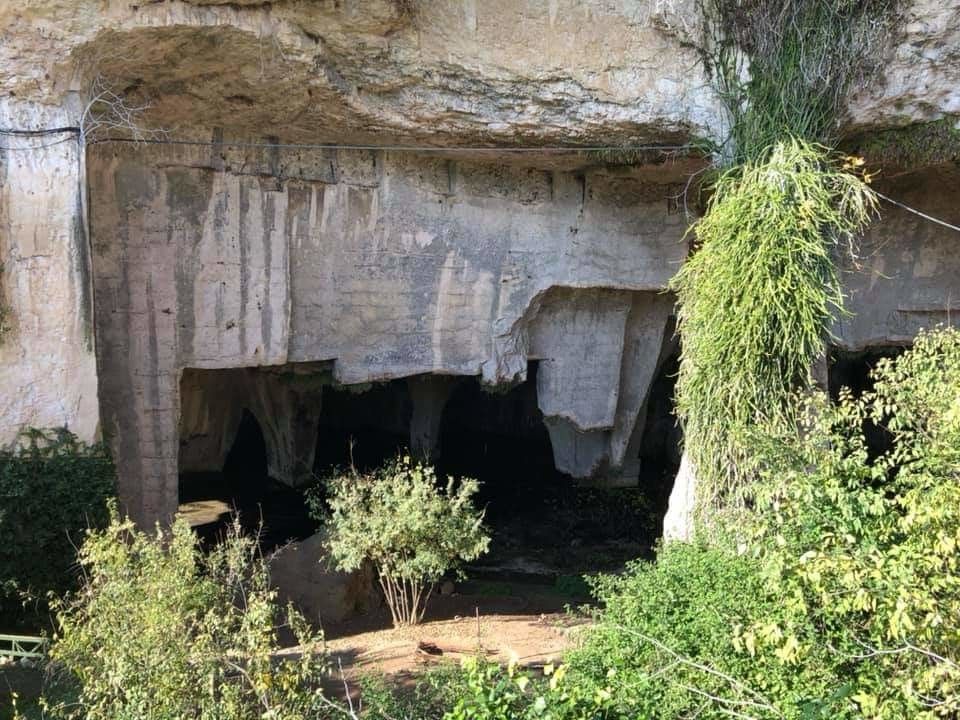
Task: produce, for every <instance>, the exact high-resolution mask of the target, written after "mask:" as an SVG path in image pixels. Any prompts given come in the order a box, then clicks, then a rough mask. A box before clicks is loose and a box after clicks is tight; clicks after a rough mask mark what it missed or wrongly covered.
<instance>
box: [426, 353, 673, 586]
mask: <svg viewBox="0 0 960 720" xmlns="http://www.w3.org/2000/svg"><path fill="white" fill-rule="evenodd" d="M537 371H538V365H537V363H536V362H531V363H530V365H529V367H528V372H527V381H526V382H524V383H522V384H520V385H517V386H516V387H513V388H512V389H510V390H508V391H503V390H494V391H491V390H490V389H488V388H485V387H484V386H482V385H481V383H480V382H479V381H478V379H477V378H463V379H461V380H460V381H459V382H458V384H457V386H456V388H455V389H454V390H453V392H452V393H451V394H450V397H449V400H448V401H447V403H446V406H445V408H444V411H443V418H442V423H441V432H440V436H439V444H438V454H437V461H436V464H437V468H438V470H439V471H440V472H441V473H443V474H446V475H453V476H459V477H473V478H476V479H477V480H479V481H480V483H481V486H480V497H479V500H480V503H481V504H482V505H483V506H484V507H485V508H486V512H487V515H486V521H487V524H488V526H489V527H490V529H491V533H492V543H491V549H490V553H489V554H488V555H487V556H485V557H484V558H482V559H480V560H479V561H478V562H477V563H475V564H474V565H473V566H472V567H471V568H470V569H469V571H470V572H469V574H470V576H471V577H472V578H474V582H475V583H476V582H479V583H481V584H482V583H492V584H493V585H494V586H495V587H496V586H497V585H498V583H514V584H516V583H519V584H520V585H521V586H522V585H523V583H530V584H532V585H539V586H541V587H542V586H543V585H547V586H549V587H551V588H553V590H554V591H556V592H557V593H558V595H560V596H564V595H565V596H567V597H568V598H571V599H579V598H581V597H582V598H587V597H588V591H587V588H586V586H585V585H584V583H583V581H582V579H581V578H582V576H583V575H584V574H587V573H595V572H600V571H619V570H620V569H621V568H622V567H623V564H624V563H625V562H627V561H629V560H633V559H636V558H637V557H640V556H643V555H645V554H647V553H648V551H649V548H650V547H651V545H652V544H653V543H654V541H655V538H656V536H657V535H658V534H659V532H660V524H661V519H662V512H661V513H660V514H659V516H657V515H656V512H657V511H656V510H655V509H654V508H655V507H656V505H655V501H653V500H652V499H651V498H650V497H648V488H647V487H646V486H645V485H644V484H643V483H642V482H641V484H640V485H638V486H626V487H625V486H623V485H622V484H621V483H609V484H608V483H606V482H605V481H604V480H602V479H601V480H599V481H596V482H595V481H589V480H587V481H581V480H576V479H574V478H572V477H570V476H569V475H566V474H564V473H562V472H560V471H558V470H557V468H556V466H555V464H554V453H553V448H552V446H551V441H550V436H549V434H548V432H547V428H546V425H545V424H544V418H543V415H542V413H541V412H540V409H539V407H538V403H537V392H536V387H537ZM650 410H651V412H654V410H653V408H651V409H650ZM651 472H653V471H652V470H651ZM658 477H659V476H658ZM670 481H671V482H672V478H670ZM667 493H669V490H667Z"/></svg>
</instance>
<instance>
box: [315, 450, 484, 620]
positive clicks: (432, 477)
mask: <svg viewBox="0 0 960 720" xmlns="http://www.w3.org/2000/svg"><path fill="white" fill-rule="evenodd" d="M477 489H478V484H477V481H476V480H469V479H464V480H461V481H459V482H457V481H455V480H454V479H452V478H451V479H450V480H448V481H447V483H446V486H445V487H444V488H441V487H439V485H438V479H437V477H436V474H435V472H434V470H433V469H432V468H430V467H428V466H426V465H422V464H420V463H417V462H414V461H412V460H411V459H410V458H409V457H400V458H397V459H395V460H393V461H391V462H389V463H387V464H386V465H385V466H383V467H382V468H380V469H378V470H376V471H374V472H372V473H369V474H361V473H358V472H356V471H353V472H348V473H346V474H343V475H341V476H339V477H336V478H334V479H333V480H332V481H330V483H329V486H328V488H327V492H328V500H327V504H328V506H329V512H328V513H325V514H324V515H322V519H323V521H324V523H325V525H326V528H327V532H328V539H327V545H328V548H329V551H330V555H331V557H332V559H333V562H334V563H335V565H336V567H337V568H338V569H340V570H346V571H351V570H358V569H359V568H360V567H361V566H362V565H363V563H365V562H371V563H372V564H373V566H374V568H375V569H376V571H377V577H378V579H379V581H380V586H381V588H382V589H383V592H384V595H385V597H386V600H387V604H388V605H389V607H390V612H391V615H392V617H393V623H394V625H395V626H402V625H415V624H417V623H419V622H420V621H421V620H422V619H423V614H424V612H425V610H426V606H427V602H428V600H429V598H430V595H431V593H432V591H433V587H434V585H435V584H436V582H437V581H438V580H440V579H441V578H442V577H443V575H444V574H445V573H447V572H449V571H451V570H459V568H460V566H461V565H462V563H464V562H469V561H471V560H475V559H476V558H478V557H480V556H481V555H483V554H484V553H485V552H487V548H488V546H489V543H490V538H489V536H488V535H487V532H486V529H485V528H484V526H483V515H484V513H483V512H482V511H478V510H477V509H476V508H475V507H474V505H473V497H474V495H476V492H477Z"/></svg>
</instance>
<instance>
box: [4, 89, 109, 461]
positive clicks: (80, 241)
mask: <svg viewBox="0 0 960 720" xmlns="http://www.w3.org/2000/svg"><path fill="white" fill-rule="evenodd" d="M19 110H20V112H19V113H16V114H15V116H14V117H10V115H8V114H6V113H5V112H4V108H3V107H0V127H5V126H8V125H9V124H11V123H13V122H20V121H30V120H31V119H38V120H39V121H43V122H46V121H56V119H57V118H56V117H51V116H50V115H49V114H47V113H44V112H42V111H40V112H37V111H35V110H34V111H31V109H30V108H25V107H21V108H20V109H19ZM0 147H3V148H7V149H3V150H0V264H2V273H0V303H2V305H3V306H4V307H5V308H6V310H7V317H6V320H5V324H7V325H8V328H7V330H6V332H5V333H4V335H3V337H2V338H0V444H6V443H9V442H10V441H12V440H14V439H15V438H16V436H17V434H18V433H19V432H20V430H21V429H23V428H24V427H26V426H33V427H53V426H67V427H69V428H70V429H71V430H72V431H73V432H74V433H76V434H77V435H78V436H79V437H80V438H81V439H83V440H87V441H90V440H93V439H95V436H96V433H97V428H98V424H99V423H98V411H97V403H98V400H97V374H96V358H95V355H94V350H93V326H92V304H91V298H90V275H89V273H90V267H89V252H88V245H87V237H86V231H85V228H84V223H83V217H82V214H81V206H82V203H83V199H82V197H81V190H82V182H83V181H82V177H83V175H82V172H83V162H82V158H80V157H78V148H77V143H76V140H75V138H74V137H73V135H71V134H69V133H61V134H56V135H52V136H46V137H15V136H12V135H2V134H0Z"/></svg>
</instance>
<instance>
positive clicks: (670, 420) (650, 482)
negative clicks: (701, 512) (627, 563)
mask: <svg viewBox="0 0 960 720" xmlns="http://www.w3.org/2000/svg"><path fill="white" fill-rule="evenodd" d="M679 370H680V347H679V345H676V344H674V347H673V349H672V350H670V351H669V352H668V353H667V354H666V357H664V359H663V361H662V362H661V363H660V367H659V368H658V369H657V373H656V375H655V376H654V379H653V383H652V384H651V386H650V392H649V395H648V396H647V407H646V419H645V423H644V426H643V437H642V439H641V442H640V482H639V486H640V487H641V488H643V489H644V492H645V495H646V497H647V499H648V502H649V504H650V512H651V514H652V515H653V516H654V517H655V518H656V519H657V521H658V523H659V524H658V526H657V528H656V532H657V536H658V537H659V533H660V532H661V531H662V521H663V516H664V515H665V514H666V512H667V502H668V501H669V499H670V491H671V490H672V489H673V482H674V480H675V479H676V477H677V472H678V471H679V470H680V456H681V453H682V448H683V430H681V428H680V424H679V423H678V422H677V417H676V414H675V412H674V410H675V403H674V393H675V390H676V386H677V373H678V372H679Z"/></svg>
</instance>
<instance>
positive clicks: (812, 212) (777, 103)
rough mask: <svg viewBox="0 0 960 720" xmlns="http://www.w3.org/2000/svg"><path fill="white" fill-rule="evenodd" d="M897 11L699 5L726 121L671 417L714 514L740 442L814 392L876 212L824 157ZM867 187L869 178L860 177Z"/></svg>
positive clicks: (689, 283) (687, 280)
mask: <svg viewBox="0 0 960 720" xmlns="http://www.w3.org/2000/svg"><path fill="white" fill-rule="evenodd" d="M897 5H898V3H897V0H839V1H838V0H770V1H767V0H764V1H763V2H759V1H757V0H701V2H700V8H701V11H702V14H703V17H704V28H705V30H704V37H703V42H702V52H703V58H704V61H705V64H706V67H707V70H708V71H709V72H710V74H711V75H712V78H713V82H714V85H715V87H716V89H717V92H718V94H719V97H720V99H721V101H722V102H723V103H724V105H725V107H726V109H727V114H728V118H729V129H728V132H727V133H726V137H723V138H722V139H721V142H720V145H719V147H718V152H717V158H718V163H719V164H720V165H722V166H726V168H727V169H726V170H725V171H724V172H723V173H722V174H721V175H720V176H719V179H718V180H717V182H716V184H715V185H714V186H713V187H712V188H711V191H712V197H711V199H710V201H709V203H708V206H707V210H706V213H705V215H704V217H703V218H702V219H701V220H700V221H699V222H698V223H697V224H696V225H695V226H694V227H693V233H694V235H695V236H696V252H695V254H694V256H693V257H692V258H691V260H690V261H689V262H688V264H687V265H686V266H685V267H684V269H683V270H682V271H681V272H680V274H679V275H678V277H677V278H676V279H675V281H674V283H673V289H674V290H675V291H676V292H677V293H678V303H679V306H680V312H679V318H680V322H679V332H680V336H681V347H682V354H681V363H680V375H679V379H678V383H677V412H678V415H679V418H680V421H681V423H682V425H683V428H684V434H685V443H686V448H687V450H688V452H689V453H690V456H691V459H692V460H693V464H694V466H695V468H696V473H697V476H698V479H699V481H700V482H699V489H700V490H702V491H703V495H704V496H705V498H704V499H705V502H702V503H701V506H703V505H709V504H710V503H711V501H716V500H718V499H725V500H729V499H730V491H731V490H736V489H738V488H740V487H742V486H743V482H744V478H743V476H742V473H741V472H740V471H739V468H740V467H742V465H743V460H744V457H743V455H742V453H741V452H740V450H739V449H738V448H737V444H738V442H739V441H738V436H739V435H741V434H742V433H743V432H744V431H747V430H749V428H750V427H752V426H754V425H755V424H756V423H757V422H758V421H760V420H762V419H763V418H765V417H768V416H772V415H775V414H776V413H777V412H779V411H780V410H782V408H783V407H784V405H785V403H786V402H787V399H788V396H789V394H790V392H792V391H793V390H795V389H796V388H798V387H803V386H805V385H807V384H808V379H809V370H810V368H811V367H812V365H813V363H814V362H815V360H816V359H817V358H818V356H819V355H820V354H821V353H822V351H823V348H824V345H825V342H826V339H827V337H828V334H829V330H830V327H831V325H832V322H833V320H834V319H835V318H836V316H837V315H838V313H839V312H841V310H842V301H843V296H842V293H841V285H840V281H839V270H838V262H839V261H840V258H839V255H840V252H839V250H840V249H846V250H850V251H853V250H855V244H854V240H855V239H856V236H857V235H858V234H859V233H860V232H861V231H862V230H863V229H864V228H865V227H866V225H867V224H868V222H869V220H870V219H871V217H872V216H873V215H874V214H875V213H876V206H877V203H876V200H875V198H874V195H873V193H872V192H871V191H870V190H869V188H867V187H866V185H865V183H864V182H863V181H862V180H861V179H860V178H858V177H856V176H855V174H854V173H850V172H847V171H852V170H856V168H857V167H858V166H859V164H861V163H860V161H859V160H858V161H856V162H849V161H848V162H846V163H844V162H843V161H842V159H841V158H839V157H838V156H836V155H835V154H834V153H832V152H831V150H830V149H829V148H830V147H831V146H832V144H833V143H834V141H835V140H836V137H835V133H836V129H837V124H838V120H839V118H840V116H841V114H842V112H843V108H844V103H845V101H846V98H847V96H848V94H849V92H850V91H851V90H852V89H855V88H856V87H858V86H859V85H861V84H862V82H863V81H864V79H865V78H867V77H868V76H869V75H870V74H871V72H872V71H873V69H874V68H875V67H876V63H877V62H878V60H877V58H878V57H879V56H880V53H879V49H880V48H882V47H883V45H884V43H885V41H886V39H887V37H888V35H889V31H890V28H891V26H892V22H893V20H894V19H895V17H896V12H897ZM867 179H868V178H867Z"/></svg>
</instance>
